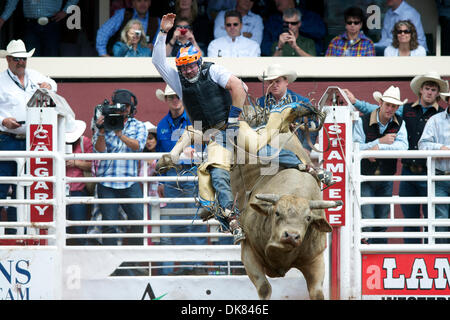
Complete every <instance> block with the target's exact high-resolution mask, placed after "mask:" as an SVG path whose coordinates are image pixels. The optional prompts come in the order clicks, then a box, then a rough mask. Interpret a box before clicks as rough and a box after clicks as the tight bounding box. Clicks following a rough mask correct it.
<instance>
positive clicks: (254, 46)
mask: <svg viewBox="0 0 450 320" xmlns="http://www.w3.org/2000/svg"><path fill="white" fill-rule="evenodd" d="M260 55H261V48H260V47H259V44H258V43H257V42H256V41H253V40H251V39H248V38H246V37H244V36H242V35H241V36H239V37H236V38H235V39H234V41H233V39H232V38H231V37H230V36H228V35H227V36H225V37H220V38H218V39H215V40H213V41H211V42H210V43H209V46H208V57H231V58H238V57H259V56H260Z"/></svg>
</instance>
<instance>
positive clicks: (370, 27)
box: [0, 0, 450, 57]
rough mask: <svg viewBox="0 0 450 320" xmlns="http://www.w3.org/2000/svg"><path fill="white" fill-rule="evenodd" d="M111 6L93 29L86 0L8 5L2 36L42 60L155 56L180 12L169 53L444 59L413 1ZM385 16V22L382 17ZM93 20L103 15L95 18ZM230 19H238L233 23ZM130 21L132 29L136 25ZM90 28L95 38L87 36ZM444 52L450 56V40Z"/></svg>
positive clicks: (144, 1) (448, 8)
mask: <svg viewBox="0 0 450 320" xmlns="http://www.w3.org/2000/svg"><path fill="white" fill-rule="evenodd" d="M20 4H21V5H20ZM110 4H111V5H110V9H111V12H110V14H111V17H110V18H109V19H108V20H107V21H106V22H104V23H101V24H100V25H98V27H97V28H98V29H94V30H92V29H93V28H96V27H95V24H94V22H92V20H93V19H90V20H88V19H87V18H86V15H87V14H88V13H87V12H86V11H87V10H88V4H87V3H86V2H85V1H84V0H70V1H64V2H63V1H62V0H59V1H39V3H38V4H36V3H35V2H34V1H31V0H24V1H22V3H20V2H19V1H18V0H6V1H5V2H4V5H3V8H2V7H1V6H0V10H2V9H3V10H2V11H0V30H1V31H2V37H1V38H0V39H1V40H2V41H1V42H2V43H4V45H6V44H7V43H8V42H9V40H10V39H11V35H12V36H13V37H14V38H23V39H24V41H25V44H26V45H27V47H31V48H36V53H35V55H36V56H79V55H94V54H96V55H98V56H121V57H135V56H143V57H146V56H151V49H152V46H153V44H154V41H155V38H156V34H157V33H156V32H157V30H158V28H159V23H160V18H161V17H162V15H163V14H166V13H168V12H173V13H175V14H176V15H177V17H178V19H184V20H182V21H181V22H182V24H181V26H185V27H186V28H174V29H173V30H171V34H170V35H169V37H168V38H167V46H168V47H169V46H170V45H173V48H172V49H170V48H168V55H169V56H174V55H175V52H176V49H177V48H178V47H179V46H180V45H185V44H186V43H187V42H192V43H195V44H196V45H197V46H198V47H199V48H200V49H201V51H202V53H203V55H204V56H215V57H217V56H223V57H224V56H231V57H240V56H325V55H326V56H370V55H375V54H376V55H378V56H383V55H385V56H393V55H414V56H418V55H435V54H436V52H435V45H434V43H435V42H436V41H437V39H434V32H432V33H430V31H428V33H427V34H426V33H425V31H424V28H423V25H425V23H427V21H424V18H423V16H422V15H421V13H420V12H419V11H418V10H416V9H415V8H414V4H413V5H410V4H409V3H408V1H405V0H376V1H363V0H345V1H337V0H328V1H310V0H176V1H167V2H165V1H153V2H152V1H151V0H112V1H111V2H110ZM373 4H375V5H377V6H378V8H379V9H380V11H379V12H373V11H371V9H370V8H369V6H370V5H373ZM73 5H78V6H80V8H81V15H82V17H83V20H82V23H81V27H82V28H81V30H78V31H77V30H68V27H67V23H69V20H68V19H70V18H71V16H70V15H71V12H72V11H70V10H69V8H70V6H73ZM19 7H22V8H19ZM432 7H436V9H437V12H438V16H439V22H436V24H439V25H440V27H441V34H442V39H443V40H445V35H446V34H448V30H449V25H450V24H449V21H450V17H449V15H450V4H449V2H448V1H441V0H439V1H438V0H436V1H435V3H434V1H433V3H431V4H429V9H430V10H431V9H434V8H432ZM19 9H20V10H19ZM292 9H297V10H298V11H296V12H294V11H292ZM89 10H91V9H90V7H89ZM97 10H98V8H97ZM16 11H17V12H20V15H21V16H20V17H18V15H19V13H16ZM227 11H234V12H235V13H234V15H235V18H233V17H229V18H225V14H226V13H227ZM96 12H97V11H96ZM68 13H69V14H68ZM93 14H94V15H93ZM97 14H98V13H97ZM349 14H350V15H349ZM377 14H378V15H379V17H378V16H374V15H377ZM89 15H90V17H92V18H94V17H95V13H92V12H90V13H89ZM11 17H14V19H15V20H14V19H12V18H11ZM378 18H379V21H381V24H380V25H378V26H377V25H374V19H375V20H376V19H378ZM21 19H22V20H21ZM227 19H231V20H233V19H238V21H237V22H235V21H233V22H231V23H229V22H228V23H227V21H226V20H227ZM10 20H14V21H12V22H19V23H21V22H22V21H23V25H20V26H19V25H18V24H17V23H16V24H14V27H11V26H10V27H9V28H8V27H7V29H8V30H7V31H6V30H5V31H4V32H3V30H4V29H5V26H7V25H8V23H9V21H10ZM130 20H133V23H132V24H128V23H129V22H130ZM136 20H137V21H139V22H140V24H139V22H137V21H136ZM399 21H404V23H403V25H407V33H400V34H398V33H395V31H396V30H398V26H396V28H394V25H395V24H396V23H398V22H399ZM236 23H237V24H236ZM83 24H84V25H83ZM86 30H88V31H89V32H90V35H89V36H88V38H90V39H86V35H85V34H84V33H85V32H86ZM186 30H187V31H186ZM77 32H78V33H77ZM408 32H409V33H408ZM81 34H83V35H84V37H82V36H81ZM22 35H23V36H22ZM74 38H76V39H75V40H74ZM255 42H256V43H255ZM312 43H314V46H312ZM69 44H72V46H69ZM73 44H76V46H73ZM77 47H78V48H77ZM80 47H84V48H80ZM113 48H115V50H113ZM313 49H314V50H313ZM385 49H386V51H385ZM219 51H220V52H219ZM82 52H83V53H82ZM441 53H442V55H448V54H449V50H448V41H442V44H441Z"/></svg>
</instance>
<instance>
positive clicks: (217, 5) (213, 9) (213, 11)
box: [206, 0, 237, 21]
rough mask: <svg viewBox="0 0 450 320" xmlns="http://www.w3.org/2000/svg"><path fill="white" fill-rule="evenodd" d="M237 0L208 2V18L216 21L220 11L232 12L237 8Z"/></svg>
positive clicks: (212, 0) (213, 0) (210, 0)
mask: <svg viewBox="0 0 450 320" xmlns="http://www.w3.org/2000/svg"><path fill="white" fill-rule="evenodd" d="M236 1H237V0H208V7H207V9H206V11H207V14H208V18H209V19H210V20H211V21H214V20H215V19H216V17H217V15H218V14H219V12H220V11H228V10H232V9H234V8H235V7H236Z"/></svg>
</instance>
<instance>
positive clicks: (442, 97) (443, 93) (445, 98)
mask: <svg viewBox="0 0 450 320" xmlns="http://www.w3.org/2000/svg"><path fill="white" fill-rule="evenodd" d="M440 95H441V99H442V100H444V101H446V100H447V99H448V97H450V92H441V93H440Z"/></svg>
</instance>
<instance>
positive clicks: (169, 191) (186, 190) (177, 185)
mask: <svg viewBox="0 0 450 320" xmlns="http://www.w3.org/2000/svg"><path fill="white" fill-rule="evenodd" d="M183 169H184V170H189V169H191V167H190V166H183ZM166 175H167V176H176V175H177V172H176V171H175V170H174V169H171V170H169V171H168V172H167V173H166ZM181 176H192V173H191V171H185V173H184V174H182V175H181ZM196 193H197V183H196V182H166V183H164V197H165V198H191V197H193V196H195V194H196ZM166 208H186V209H192V208H196V206H195V203H167V206H166ZM161 219H162V220H192V219H194V216H190V215H186V216H178V215H176V216H162V217H161ZM196 232H197V233H198V232H208V229H207V226H206V225H203V226H194V225H183V226H174V225H169V226H161V233H196ZM160 244H161V245H206V244H207V238H201V237H173V238H161V240H160ZM185 263H186V264H193V263H192V262H185ZM171 264H172V263H170V262H163V263H161V265H162V266H168V265H171ZM187 269H192V268H187ZM172 272H173V268H167V267H166V268H164V269H161V271H160V273H159V274H160V275H167V274H170V273H172Z"/></svg>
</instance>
